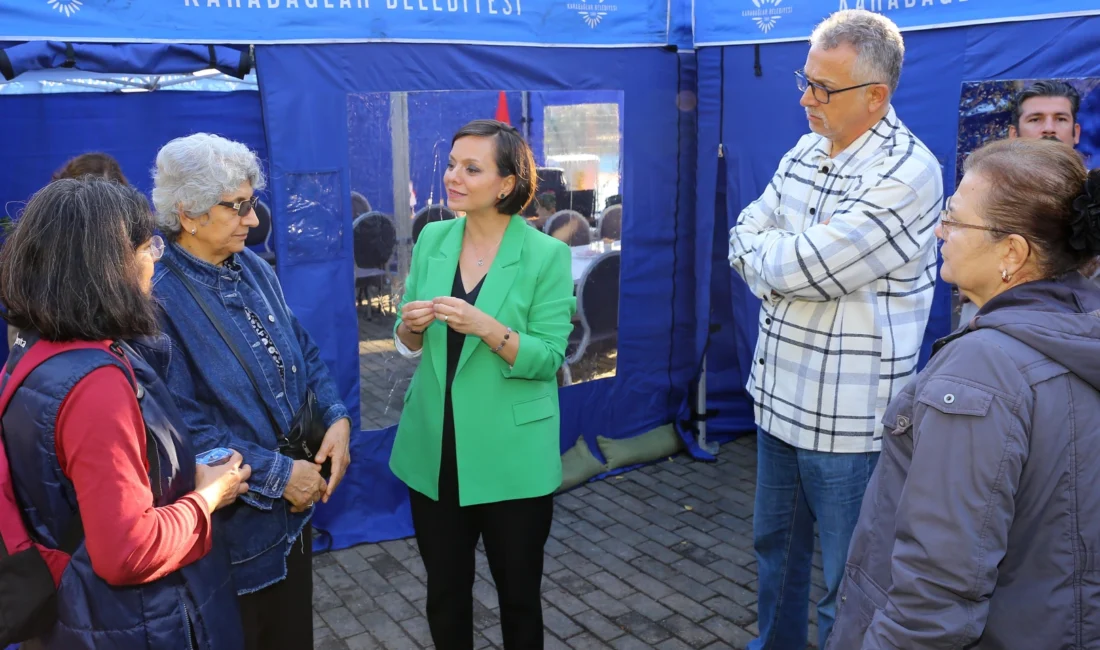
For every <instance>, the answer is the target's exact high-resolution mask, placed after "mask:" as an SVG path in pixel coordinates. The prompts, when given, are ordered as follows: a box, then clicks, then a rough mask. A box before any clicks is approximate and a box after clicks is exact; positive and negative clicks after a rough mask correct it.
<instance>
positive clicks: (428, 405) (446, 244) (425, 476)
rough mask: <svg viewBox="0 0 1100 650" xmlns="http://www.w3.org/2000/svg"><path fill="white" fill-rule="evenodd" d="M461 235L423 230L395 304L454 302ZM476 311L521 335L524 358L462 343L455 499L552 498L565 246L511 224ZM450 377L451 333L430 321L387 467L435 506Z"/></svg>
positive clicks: (440, 227) (566, 327)
mask: <svg viewBox="0 0 1100 650" xmlns="http://www.w3.org/2000/svg"><path fill="white" fill-rule="evenodd" d="M465 230H466V219H452V220H448V221H442V222H436V223H431V224H428V225H427V226H426V227H425V228H424V230H422V231H421V233H420V238H419V239H418V240H417V243H416V245H415V246H414V247H413V256H412V268H411V269H410V270H409V276H408V279H407V280H406V282H405V295H404V297H403V298H402V302H401V305H402V306H404V304H405V303H406V302H408V301H412V300H431V299H433V298H436V297H439V296H449V295H451V286H452V283H453V282H454V277H455V270H456V269H457V268H458V256H459V253H461V251H462V235H463V233H464V232H465ZM475 306H476V307H477V308H478V309H480V310H481V311H483V312H485V313H486V314H488V315H489V316H492V317H493V318H495V319H496V320H498V321H499V322H500V323H502V324H503V325H505V326H506V327H511V328H512V330H513V331H515V332H518V333H519V353H518V355H517V356H516V362H515V365H514V366H511V367H509V366H508V364H507V363H506V362H505V361H504V360H503V359H502V358H501V357H500V356H498V355H496V354H494V353H493V351H492V349H490V348H489V346H487V345H486V344H485V343H484V342H482V341H481V339H479V338H477V337H475V336H467V337H466V342H465V344H464V345H463V346H462V355H461V357H460V359H459V362H458V370H457V372H456V373H455V377H454V382H453V384H452V386H451V401H452V408H453V410H454V422H455V447H456V450H455V451H456V456H457V459H458V492H459V503H460V504H461V505H474V504H479V503H492V502H496V501H505V500H509V499H525V498H529V497H537V496H544V495H547V494H550V493H552V492H553V491H554V490H556V489H557V488H558V487H559V486H560V485H561V431H560V429H561V422H560V417H559V411H558V384H557V371H558V368H560V367H561V364H562V360H563V359H564V358H565V346H566V341H567V339H568V337H569V333H570V332H571V331H572V330H573V324H572V318H573V313H574V312H575V311H576V308H577V300H576V298H575V297H574V296H573V271H572V259H571V255H570V251H569V247H568V246H566V245H565V243H563V242H561V241H558V240H557V239H554V238H553V237H550V236H549V235H545V234H543V233H541V232H539V231H538V230H537V229H535V228H532V227H531V226H529V225H527V223H526V222H525V221H524V220H523V218H521V217H519V216H513V217H512V221H511V223H510V224H509V225H508V228H507V229H506V230H505V232H504V238H503V240H502V241H501V244H500V248H499V250H498V252H497V256H496V259H495V260H494V261H493V265H492V266H491V267H490V268H489V273H488V275H486V276H485V283H484V284H483V285H482V286H481V292H480V293H479V294H478V297H477V302H476V303H475ZM397 324H398V325H400V324H401V321H400V318H399V319H398V322H397ZM446 370H447V325H446V324H445V323H443V322H440V321H435V322H433V323H432V324H431V325H430V326H429V327H428V328H427V330H426V331H425V332H424V347H423V354H422V355H421V357H420V365H419V366H418V367H417V369H416V372H415V373H414V374H413V378H412V382H411V383H410V384H409V389H408V391H407V392H406V393H405V406H404V409H403V410H402V412H401V422H400V423H399V424H398V426H397V439H396V440H395V441H394V444H393V453H392V454H391V455H390V469H391V470H393V473H394V474H396V475H397V477H398V478H400V479H401V480H402V481H404V482H405V484H406V485H408V486H409V487H410V488H412V489H414V490H416V491H417V492H420V493H421V494H424V495H426V496H428V497H431V498H432V499H437V500H438V498H439V464H440V455H441V452H442V446H443V400H444V395H445V388H446V387H445V386H444V383H445V382H446Z"/></svg>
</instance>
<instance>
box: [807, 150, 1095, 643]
mask: <svg viewBox="0 0 1100 650" xmlns="http://www.w3.org/2000/svg"><path fill="white" fill-rule="evenodd" d="M936 234H937V236H938V237H939V238H940V239H941V240H943V249H942V252H943V268H942V270H941V275H942V277H943V279H944V280H945V281H946V282H951V283H954V284H956V285H958V287H959V289H960V291H962V292H963V294H965V295H966V296H967V297H969V298H970V299H971V300H973V301H974V303H975V304H976V305H978V307H979V311H978V314H977V316H976V317H975V318H974V319H973V320H971V321H970V322H969V323H967V324H964V326H963V327H962V328H960V329H959V330H958V331H956V332H955V333H953V334H952V335H950V336H948V337H947V338H946V339H943V340H941V341H939V342H938V343H937V344H936V346H935V348H934V353H933V357H932V359H931V361H930V362H929V364H928V367H926V368H925V369H924V370H923V371H922V372H921V373H920V374H919V375H918V376H917V377H916V379H915V380H914V381H913V382H912V383H911V384H910V385H909V386H908V388H906V389H905V390H904V391H903V392H902V393H901V394H900V395H899V396H898V397H897V398H895V399H894V401H893V402H891V404H890V406H889V408H888V409H887V411H886V416H885V418H884V421H883V423H884V425H885V429H884V433H883V438H884V439H883V445H882V455H881V457H880V458H879V461H878V467H877V469H876V470H875V474H874V476H873V478H872V479H871V483H870V485H869V486H868V488H867V493H866V495H865V496H864V499H863V506H862V510H861V513H860V518H859V524H858V525H857V527H856V531H855V533H854V535H853V537H852V545H851V547H850V550H849V556H848V566H847V568H846V573H845V577H844V581H843V583H842V584H841V588H840V603H839V609H838V612H837V618H836V624H835V627H834V628H833V631H832V635H831V636H830V638H829V642H828V644H827V646H826V647H827V648H830V649H833V650H853V649H859V648H904V649H905V650H916V649H919V648H998V649H1014V648H1020V649H1023V648H1027V649H1028V650H1033V649H1037V648H1043V649H1047V648H1070V647H1072V648H1097V647H1100V392H1098V390H1100V312H1097V310H1100V289H1097V288H1096V285H1094V284H1093V283H1091V282H1089V281H1088V280H1086V279H1085V278H1084V277H1082V276H1081V275H1080V274H1079V273H1077V270H1078V269H1079V268H1081V266H1082V265H1084V264H1086V263H1087V262H1088V261H1089V260H1090V259H1091V257H1092V256H1094V255H1096V254H1097V253H1100V170H1097V171H1093V172H1092V173H1091V174H1088V173H1087V172H1086V170H1085V168H1084V166H1083V165H1082V163H1081V158H1080V157H1079V156H1078V154H1076V153H1075V152H1074V151H1073V150H1072V149H1071V148H1070V147H1068V146H1066V145H1064V144H1062V143H1059V142H1048V141H1042V140H1009V141H1002V142H995V143H993V144H990V145H987V146H985V147H983V148H981V149H979V150H978V151H976V152H974V153H973V154H971V156H970V158H969V159H968V160H967V163H966V175H965V177H964V178H963V180H962V183H961V184H960V185H959V187H958V190H957V191H956V193H955V195H954V196H953V197H951V199H950V201H949V202H948V209H947V211H946V212H945V214H944V215H943V217H942V218H941V221H940V224H939V225H938V226H937V232H936ZM884 317H888V315H884Z"/></svg>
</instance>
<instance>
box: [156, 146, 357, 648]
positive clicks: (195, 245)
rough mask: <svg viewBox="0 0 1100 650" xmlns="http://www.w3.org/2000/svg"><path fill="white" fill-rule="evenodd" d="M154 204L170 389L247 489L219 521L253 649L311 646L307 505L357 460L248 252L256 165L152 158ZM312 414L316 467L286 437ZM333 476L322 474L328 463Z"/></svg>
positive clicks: (329, 391) (316, 362) (201, 438)
mask: <svg viewBox="0 0 1100 650" xmlns="http://www.w3.org/2000/svg"><path fill="white" fill-rule="evenodd" d="M154 174H155V176H154V179H153V184H154V188H153V203H154V204H155V205H156V209H157V223H158V225H159V226H160V230H161V232H163V233H164V234H165V236H166V237H167V238H168V240H169V244H168V247H167V248H166V250H165V251H164V260H163V261H162V263H161V264H160V265H159V266H158V267H157V273H156V275H155V276H154V278H153V293H154V295H155V296H156V297H157V299H158V300H159V301H160V303H161V304H162V305H163V306H164V309H163V310H162V312H161V317H162V318H161V326H162V327H163V328H164V332H165V333H166V334H168V336H169V337H170V338H171V339H172V361H171V363H170V364H169V366H168V374H167V380H166V381H167V383H168V386H169V387H170V388H171V389H172V393H173V395H174V396H175V398H176V404H177V405H178V406H179V409H180V411H181V412H182V414H183V419H184V421H185V422H186V423H187V425H188V426H187V430H188V431H189V432H190V434H191V437H192V440H193V441H194V442H195V446H197V447H198V448H199V449H202V450H206V449H210V448H213V447H228V448H231V449H236V450H238V451H240V452H241V454H243V455H244V457H245V459H246V460H247V461H248V463H249V465H250V466H251V467H252V481H251V484H250V488H251V489H250V490H249V491H248V493H246V494H244V495H243V496H242V497H241V499H240V502H239V503H237V504H236V505H234V506H233V507H232V508H227V509H226V510H225V512H224V513H219V522H221V523H224V524H225V530H226V536H227V537H228V541H229V554H230V558H231V559H232V561H233V578H234V582H235V584H236V586H237V593H238V595H239V602H240V609H241V618H242V621H243V623H244V631H245V648H246V649H247V650H257V649H261V648H262V649H263V650H277V649H278V648H288V649H290V650H307V649H308V648H312V647H313V610H312V606H311V604H312V602H313V567H312V560H311V558H312V548H313V546H312V544H313V538H312V529H311V528H310V526H309V521H310V517H312V515H313V506H314V504H316V503H320V502H322V501H324V502H327V501H328V500H329V498H330V497H331V496H332V494H333V492H334V491H335V490H336V487H337V486H338V485H339V484H340V481H341V480H342V479H343V476H344V472H345V471H346V469H347V467H348V463H349V461H350V459H351V455H350V451H349V445H350V435H351V420H350V418H349V416H348V410H347V408H346V407H345V406H344V403H343V400H342V399H341V396H340V394H339V393H338V392H337V389H336V385H335V383H334V382H333V381H332V377H331V376H330V375H329V372H328V368H327V367H326V366H325V362H324V361H323V360H322V359H321V352H320V350H319V349H318V348H317V345H316V344H314V342H313V339H312V338H311V337H310V335H309V333H308V332H306V330H305V328H304V327H302V325H301V323H299V322H298V319H297V317H295V315H294V312H292V311H291V310H290V307H289V306H288V305H287V304H286V300H285V299H284V298H283V289H282V286H281V285H280V284H279V279H278V278H277V277H276V276H275V271H274V270H273V269H272V268H271V265H270V264H268V263H267V262H264V261H263V260H262V259H260V257H259V256H257V255H256V254H255V253H253V252H252V251H250V250H249V249H248V248H247V247H246V246H245V241H246V240H247V239H248V231H249V229H250V228H253V227H255V226H256V225H257V224H258V223H259V221H258V219H257V218H256V212H255V210H254V209H253V208H254V206H255V204H256V203H257V201H258V199H257V197H256V192H258V191H260V190H261V189H263V187H264V176H263V172H262V171H261V169H260V161H259V159H258V158H257V157H256V154H255V153H253V152H252V151H250V150H249V149H248V147H246V146H245V145H243V144H241V143H239V142H233V141H231V140H226V139H225V138H222V137H219V136H216V135H211V134H207V133H196V134H194V135H189V136H187V137H185V138H177V139H175V140H172V141H171V142H169V143H168V144H166V145H164V146H163V147H162V148H161V150H160V151H159V152H158V153H157V164H156V171H155V172H154ZM303 407H304V408H307V409H308V412H309V413H311V414H312V418H311V419H312V421H313V422H314V423H315V426H318V427H323V428H322V429H321V431H322V433H321V435H322V436H323V442H322V443H321V445H320V449H319V450H317V451H318V453H317V455H316V456H315V457H314V459H313V460H314V462H311V461H309V460H305V459H303V458H300V457H296V456H297V455H296V454H295V453H294V450H293V449H291V445H290V442H289V440H288V439H287V436H288V434H289V433H290V432H291V423H292V422H293V421H294V418H295V416H296V415H297V414H298V413H299V412H300V409H302V408H303ZM326 462H329V463H330V465H331V474H330V475H328V476H327V477H326V476H325V475H324V474H322V472H323V470H324V463H326Z"/></svg>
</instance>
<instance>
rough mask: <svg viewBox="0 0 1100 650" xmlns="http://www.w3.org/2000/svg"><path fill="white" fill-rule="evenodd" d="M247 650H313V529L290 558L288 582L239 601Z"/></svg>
mask: <svg viewBox="0 0 1100 650" xmlns="http://www.w3.org/2000/svg"><path fill="white" fill-rule="evenodd" d="M237 603H238V605H240V608H241V624H242V625H243V626H244V647H245V650H313V528H312V527H311V526H309V525H306V527H305V528H304V529H303V530H302V534H301V536H300V537H299V538H298V540H297V541H296V542H294V548H292V549H291V550H290V555H288V556H286V578H284V579H283V580H280V581H279V582H276V583H275V584H273V585H271V586H270V587H265V588H263V589H261V590H259V591H254V592H252V593H250V594H245V595H244V596H239V597H238V598H237Z"/></svg>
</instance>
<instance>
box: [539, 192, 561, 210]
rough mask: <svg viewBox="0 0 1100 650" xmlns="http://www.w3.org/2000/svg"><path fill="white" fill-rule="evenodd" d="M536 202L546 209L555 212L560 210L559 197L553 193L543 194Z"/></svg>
mask: <svg viewBox="0 0 1100 650" xmlns="http://www.w3.org/2000/svg"><path fill="white" fill-rule="evenodd" d="M535 201H537V202H538V204H539V205H540V206H541V207H542V208H543V209H544V210H549V211H551V212H554V211H555V210H557V209H558V195H557V194H554V193H553V192H543V193H542V194H539V195H538V196H536V197H535Z"/></svg>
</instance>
